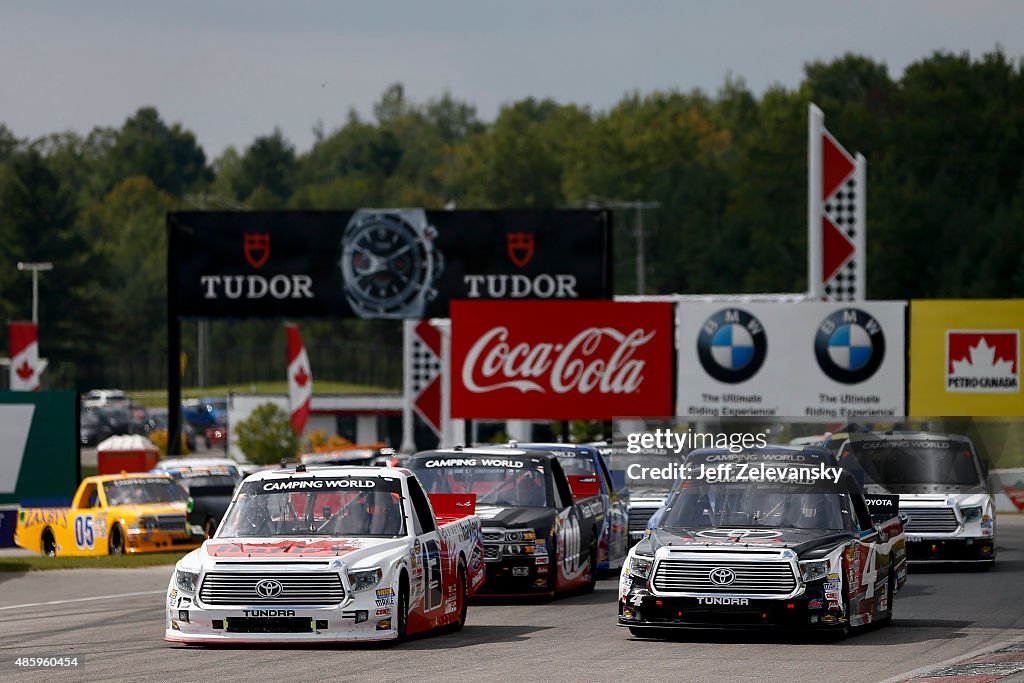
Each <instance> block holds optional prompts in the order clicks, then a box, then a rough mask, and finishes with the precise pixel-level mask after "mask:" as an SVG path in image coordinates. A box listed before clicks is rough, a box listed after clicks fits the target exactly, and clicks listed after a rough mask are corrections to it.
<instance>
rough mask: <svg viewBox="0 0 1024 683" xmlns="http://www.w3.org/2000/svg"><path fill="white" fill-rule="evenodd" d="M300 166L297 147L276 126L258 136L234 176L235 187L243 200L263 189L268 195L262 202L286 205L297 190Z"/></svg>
mask: <svg viewBox="0 0 1024 683" xmlns="http://www.w3.org/2000/svg"><path fill="white" fill-rule="evenodd" d="M297 167H298V164H297V162H296V158H295V148H294V147H293V146H292V145H291V143H289V142H288V141H287V140H285V138H284V135H282V133H281V130H280V129H279V128H275V129H274V132H273V133H272V134H271V135H267V136H263V137H258V138H256V140H255V141H254V142H253V143H252V144H251V145H249V147H248V148H247V149H246V150H245V153H244V154H243V155H242V158H241V160H240V161H239V164H238V167H237V169H236V171H235V174H234V176H233V178H232V189H233V190H234V193H235V196H236V197H239V198H240V199H242V200H243V201H244V200H251V197H252V195H253V193H255V192H257V191H260V192H261V194H262V195H264V197H263V199H262V200H261V202H260V203H263V204H267V203H272V202H274V201H275V200H276V202H277V203H278V204H280V205H283V204H284V203H285V202H286V201H287V200H288V198H289V197H291V194H292V192H293V191H294V187H295V174H296V171H297Z"/></svg>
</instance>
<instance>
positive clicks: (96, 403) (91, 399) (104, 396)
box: [82, 389, 129, 408]
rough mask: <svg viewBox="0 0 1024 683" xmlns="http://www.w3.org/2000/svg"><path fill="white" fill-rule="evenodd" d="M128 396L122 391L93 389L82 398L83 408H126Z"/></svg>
mask: <svg viewBox="0 0 1024 683" xmlns="http://www.w3.org/2000/svg"><path fill="white" fill-rule="evenodd" d="M128 403H129V400H128V395H127V394H125V393H124V391H122V390H121V389H93V390H92V391H90V392H88V393H86V394H85V395H84V396H82V407H84V408H100V407H103V406H113V405H119V406H126V405H128Z"/></svg>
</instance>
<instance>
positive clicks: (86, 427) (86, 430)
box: [78, 410, 114, 446]
mask: <svg viewBox="0 0 1024 683" xmlns="http://www.w3.org/2000/svg"><path fill="white" fill-rule="evenodd" d="M111 430H112V427H111V425H110V422H109V421H108V420H107V419H106V417H105V416H104V415H103V414H102V413H100V412H98V411H96V410H82V412H81V413H80V416H79V418H78V441H79V443H80V444H82V445H83V446H95V445H96V444H98V443H99V442H101V441H103V440H104V439H106V438H107V437H110V436H113V435H114V432H113V431H111Z"/></svg>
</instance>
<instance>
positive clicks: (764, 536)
mask: <svg viewBox="0 0 1024 683" xmlns="http://www.w3.org/2000/svg"><path fill="white" fill-rule="evenodd" d="M852 536H853V535H852V534H851V533H849V532H846V531H834V530H829V529H789V528H782V529H769V528H764V527H756V528H751V529H742V528H693V529H678V528H670V529H669V528H665V527H662V528H660V529H655V530H654V531H652V532H651V535H650V537H649V538H648V539H647V540H648V542H649V543H650V545H651V550H652V551H656V550H657V549H658V548H661V547H663V546H671V547H673V548H675V549H681V550H701V549H705V548H709V547H714V548H722V547H730V548H735V549H736V550H738V551H741V550H742V549H743V548H769V549H772V550H776V549H777V550H781V549H784V548H789V549H790V550H793V551H795V552H796V553H797V554H798V555H802V554H803V553H805V552H808V551H810V550H813V549H815V548H819V547H824V546H833V545H835V544H836V543H840V542H842V541H845V540H848V539H850V538H852Z"/></svg>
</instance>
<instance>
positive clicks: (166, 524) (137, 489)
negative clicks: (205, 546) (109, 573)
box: [14, 473, 202, 556]
mask: <svg viewBox="0 0 1024 683" xmlns="http://www.w3.org/2000/svg"><path fill="white" fill-rule="evenodd" d="M188 505H189V501H188V494H187V493H186V492H185V490H184V489H182V488H181V486H179V485H178V484H177V482H175V481H174V480H173V479H172V478H171V477H170V476H168V475H166V474H146V473H139V474H125V473H122V474H107V475H100V476H95V477H86V478H85V479H84V480H83V481H82V483H81V484H79V486H78V491H76V492H75V496H74V498H73V499H72V502H71V507H69V508H22V509H21V510H19V512H18V525H17V528H16V529H15V532H14V542H15V543H16V544H18V545H19V546H21V547H22V548H26V549H28V550H32V551H35V552H38V553H42V554H44V555H50V556H56V555H61V556H68V555H121V554H125V553H144V552H164V551H171V550H191V549H193V548H196V547H198V546H199V545H200V544H201V543H202V536H201V535H193V532H192V528H191V527H190V526H189V524H188V521H187V515H188V509H187V508H188Z"/></svg>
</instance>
